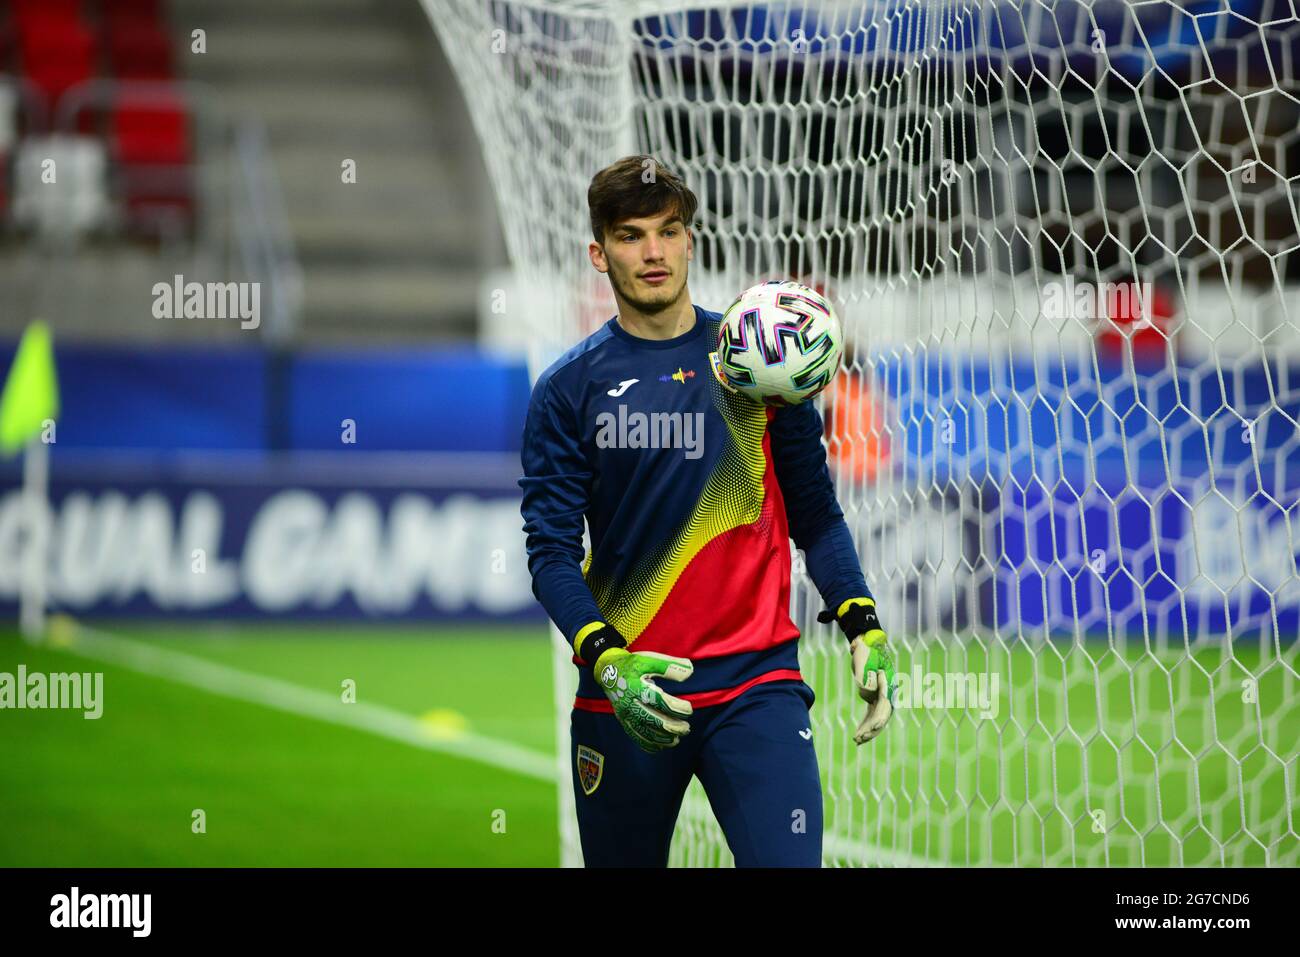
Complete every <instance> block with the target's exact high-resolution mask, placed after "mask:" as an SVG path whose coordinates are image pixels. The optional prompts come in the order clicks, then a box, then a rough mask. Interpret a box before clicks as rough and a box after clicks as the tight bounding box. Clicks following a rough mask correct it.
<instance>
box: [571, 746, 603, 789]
mask: <svg viewBox="0 0 1300 957" xmlns="http://www.w3.org/2000/svg"><path fill="white" fill-rule="evenodd" d="M604 771H605V756H604V755H603V754H601V753H600V752H599V751H593V750H592V749H591V748H589V747H587V746H586V745H585V744H580V745H578V780H579V781H580V782H582V793H583V794H590V793H591V792H592V791H594V790H596V788H598V787H599V786H600V776H601V775H602V774H603V773H604Z"/></svg>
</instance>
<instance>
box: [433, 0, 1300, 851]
mask: <svg viewBox="0 0 1300 957" xmlns="http://www.w3.org/2000/svg"><path fill="white" fill-rule="evenodd" d="M425 3H426V7H427V9H428V11H429V14H430V17H431V19H432V22H433V24H434V27H435V29H436V30H437V32H438V34H439V36H440V37H441V39H442V42H443V44H444V47H445V49H446V51H447V53H448V55H449V57H450V59H451V61H452V63H453V66H454V68H455V70H456V73H457V76H458V78H459V81H460V84H461V87H462V90H463V93H464V95H465V97H466V100H467V102H468V105H469V109H470V112H471V114H472V116H473V119H474V123H475V125H476V129H477V131H478V134H479V137H480V139H481V145H482V149H483V156H484V161H485V163H486V165H487V169H488V171H489V173H490V176H491V180H492V182H493V185H494V189H495V191H496V195H497V200H498V204H499V209H500V215H501V219H502V223H503V226H504V233H505V237H506V241H507V245H508V249H509V253H510V257H511V260H512V263H513V265H514V268H515V270H516V273H517V276H518V282H519V285H520V287H521V288H523V289H525V290H527V295H526V296H522V297H521V296H516V297H515V300H514V301H511V302H508V303H507V304H506V309H507V312H508V314H509V316H510V317H511V319H512V321H517V322H518V323H520V324H521V325H524V326H525V327H526V328H527V329H528V334H529V339H530V343H531V345H532V356H531V359H532V365H533V372H534V374H536V373H537V372H539V371H540V370H541V368H543V367H544V366H545V364H546V363H547V362H549V361H550V359H552V358H553V357H554V356H555V355H557V354H558V353H559V352H560V351H561V350H562V349H563V348H565V347H567V346H568V345H570V344H572V343H573V342H575V341H577V340H578V339H579V338H580V337H582V336H583V335H585V334H586V333H587V332H589V331H590V330H591V329H592V328H594V327H595V325H596V324H597V323H599V322H601V321H604V320H605V319H607V318H608V317H609V316H610V315H612V314H613V306H612V301H611V300H610V299H609V294H608V292H607V290H606V289H605V281H604V279H603V277H600V276H599V275H598V274H596V273H595V272H594V271H593V270H592V269H591V267H590V265H589V263H588V262H587V259H586V255H585V251H584V250H585V246H586V243H587V242H588V238H589V222H588V212H587V205H586V188H587V185H588V182H589V181H590V178H591V176H592V174H593V173H594V172H595V171H596V170H598V169H599V168H601V167H603V166H605V165H607V164H608V163H610V162H612V161H613V160H614V159H617V158H619V157H620V156H624V155H627V154H630V153H648V154H652V155H654V156H655V157H657V158H658V159H660V160H661V161H663V162H664V163H666V164H667V165H668V166H669V167H670V168H671V169H673V170H674V171H675V172H677V173H678V174H679V175H682V176H683V177H684V178H685V179H686V180H687V182H688V183H689V184H690V185H691V186H692V187H693V189H694V190H695V192H696V193H697V194H698V196H699V198H700V201H701V209H700V213H699V219H698V224H697V246H696V259H695V262H694V264H693V270H692V275H691V289H692V298H693V300H694V301H695V302H697V303H700V304H702V305H704V306H706V307H708V308H712V309H720V308H722V307H724V306H725V305H726V304H727V303H728V302H730V301H731V299H732V298H733V297H734V296H735V295H736V293H737V292H739V291H740V290H741V289H744V288H746V287H747V286H749V285H751V284H753V283H754V282H757V281H761V280H764V279H771V278H785V277H788V278H794V279H798V280H800V281H802V282H805V283H807V284H810V285H814V286H817V287H819V288H821V289H823V291H824V292H825V293H826V294H827V295H828V296H829V297H830V298H831V299H832V301H833V302H834V303H835V304H836V306H837V308H838V310H839V312H840V315H841V318H842V319H843V320H844V323H845V328H846V334H847V339H848V351H847V353H846V356H845V368H844V369H843V370H842V372H841V375H840V376H839V378H838V380H837V382H836V384H835V385H834V386H833V387H832V388H831V389H829V390H828V391H827V392H826V393H825V394H823V396H821V397H819V399H818V400H817V401H818V403H819V406H820V407H821V409H822V412H823V415H824V416H825V418H826V420H827V423H828V433H827V443H828V451H829V454H830V460H831V465H832V468H833V471H834V474H835V480H836V483H837V488H838V492H839V497H840V502H841V504H842V506H843V508H844V510H845V514H846V516H847V519H848V521H849V524H850V527H851V528H852V530H853V533H854V536H855V538H856V539H857V542H858V546H859V549H860V552H861V556H862V561H863V568H864V571H865V573H866V577H867V581H868V583H869V584H870V586H871V587H872V589H873V592H874V593H875V595H876V596H877V598H878V600H879V604H880V611H881V618H882V620H883V622H884V624H885V627H886V628H887V630H888V631H889V632H890V634H891V637H892V641H893V643H894V645H895V648H896V651H897V655H898V658H899V672H900V675H901V677H902V681H903V685H902V687H901V688H900V705H901V706H900V709H899V713H898V714H897V716H896V718H895V720H894V722H893V723H892V724H891V726H890V727H889V728H888V730H887V732H886V733H885V734H884V735H883V736H882V737H881V738H880V739H878V740H877V741H875V742H873V743H872V744H870V745H868V746H865V747H863V748H861V749H858V748H855V747H854V745H853V743H852V739H851V734H852V728H853V727H854V725H855V724H856V721H857V719H858V717H859V704H858V702H857V701H856V698H855V697H854V696H853V693H852V688H851V686H850V677H849V672H848V657H847V654H846V650H845V645H844V641H843V638H842V637H841V636H840V635H839V634H838V632H835V633H832V632H831V631H830V630H829V629H828V628H827V627H826V626H823V625H817V624H816V623H815V616H816V613H817V612H818V611H819V610H820V608H821V602H820V600H819V599H818V597H817V596H816V594H815V591H814V589H813V588H812V586H811V584H810V583H809V582H808V581H807V579H806V577H805V576H804V575H803V574H802V572H801V570H800V567H799V564H798V562H796V573H795V581H794V586H795V589H794V590H795V607H794V614H795V616H796V618H795V620H796V623H797V624H799V625H800V626H801V629H802V631H803V638H802V640H801V650H800V658H801V666H802V669H803V671H804V674H805V678H806V680H807V681H808V683H809V684H810V685H811V686H812V687H813V688H814V690H815V691H816V692H817V695H818V702H817V704H816V706H815V707H814V710H813V715H814V718H815V721H816V723H815V728H814V731H815V740H816V742H817V749H818V755H819V759H820V762H821V767H822V773H823V778H824V792H825V802H826V837H825V848H826V851H825V861H826V863H828V864H850V865H898V864H904V865H909V864H917V865H923V864H959V865H1016V866H1024V865H1048V866H1053V865H1114V866H1139V865H1140V866H1154V865H1188V866H1192V865H1209V864H1215V865H1265V864H1267V865H1275V864H1282V865H1295V864H1297V863H1300V836H1298V833H1297V822H1296V820H1295V817H1294V815H1295V811H1296V807H1297V803H1298V802H1297V791H1298V787H1297V777H1296V775H1297V761H1296V755H1297V741H1300V681H1297V640H1296V639H1297V632H1300V575H1298V574H1297V564H1296V562H1297V555H1298V554H1300V527H1298V525H1297V523H1298V522H1300V511H1298V510H1297V501H1298V500H1300V328H1298V323H1300V294H1298V293H1297V284H1298V283H1300V214H1298V212H1297V201H1298V200H1300V179H1298V178H1297V172H1296V171H1297V169H1300V99H1298V98H1297V90H1300V83H1298V82H1297V80H1298V78H1297V75H1296V71H1297V64H1296V58H1297V56H1300V22H1298V21H1297V20H1296V12H1295V11H1294V10H1293V8H1292V6H1291V4H1289V3H1287V2H1283V0H1276V2H1273V0H1255V2H1236V0H1231V2H1230V0H1203V2H1182V3H1173V2H1169V0H1142V2H1101V0H1097V2H1051V0H1005V2H992V0H987V2H984V0H887V2H870V0H858V2H826V3H793V4H786V3H770V4H758V3H745V4H740V3H728V2H705V0H700V2H698V3H693V4H683V3H681V2H676V0H674V2H657V3H656V2H634V0H629V2H623V3H617V2H595V0H592V2H578V0H571V2H559V0H555V2H544V0H425ZM571 671H572V668H571V666H570V665H569V663H568V660H567V655H566V654H565V653H564V651H563V650H558V651H557V669H556V674H557V677H558V678H560V679H562V681H561V682H560V689H559V691H558V692H557V700H556V718H557V727H558V728H560V729H561V730H562V737H561V739H560V746H561V757H560V764H561V765H562V768H560V769H558V773H559V776H560V780H559V793H560V795H561V801H562V815H561V818H562V831H563V834H564V841H565V848H566V854H565V861H566V863H573V862H575V861H576V860H578V859H579V858H578V856H577V849H576V843H575V834H574V832H573V828H572V824H571V822H572V813H571V809H570V803H571V800H572V799H571V792H570V783H569V774H570V771H569V768H568V767H567V763H568V754H567V747H566V743H567V735H568V731H567V716H568V710H569V707H570V705H571V702H572V696H571V687H572V686H571V685H569V684H567V682H569V681H571ZM630 826H631V825H630ZM673 861H674V863H677V864H683V865H716V864H726V863H728V862H729V861H730V857H729V855H728V853H727V850H726V845H725V842H724V841H723V840H722V837H721V835H720V833H719V832H718V829H717V827H716V825H715V824H714V823H713V818H712V815H711V814H710V812H709V808H708V805H707V802H706V801H705V800H704V798H703V797H702V795H701V794H700V793H699V792H698V791H694V790H693V791H692V793H691V794H690V795H689V796H688V800H687V804H686V806H685V808H684V809H683V813H682V818H681V821H680V824H679V828H678V832H677V836H676V838H675V842H674V847H673Z"/></svg>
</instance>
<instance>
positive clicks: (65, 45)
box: [18, 15, 96, 105]
mask: <svg viewBox="0 0 1300 957" xmlns="http://www.w3.org/2000/svg"><path fill="white" fill-rule="evenodd" d="M18 48H19V54H20V56H21V57H22V67H23V72H24V73H25V74H27V76H29V77H30V78H31V80H32V82H33V83H34V84H35V85H36V86H37V88H38V89H40V90H41V92H42V93H44V94H45V96H46V97H47V98H48V100H49V101H50V104H51V105H53V104H54V101H56V100H57V99H58V98H59V97H60V96H62V95H63V94H64V93H65V92H67V90H68V89H69V87H72V86H75V85H76V84H78V83H81V82H84V81H85V80H88V79H90V77H92V76H94V75H95V59H96V57H95V52H96V51H95V38H94V35H93V34H91V32H90V31H89V30H87V29H86V27H85V26H84V25H83V24H82V23H81V22H80V21H79V20H77V19H75V18H74V19H63V18H62V17H60V16H46V15H41V16H31V17H28V18H27V19H26V20H23V21H20V23H19V27H18Z"/></svg>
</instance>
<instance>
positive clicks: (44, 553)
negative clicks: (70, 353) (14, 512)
mask: <svg viewBox="0 0 1300 957" xmlns="http://www.w3.org/2000/svg"><path fill="white" fill-rule="evenodd" d="M58 415H59V385H58V378H57V376H56V375H55V370H54V346H53V343H52V342H51V338H50V330H49V327H48V326H46V324H45V323H44V322H41V321H40V320H39V319H38V320H36V321H35V322H32V323H31V324H30V325H29V326H28V327H27V329H26V331H25V332H23V337H22V339H21V340H20V341H19V343H18V351H17V352H16V353H15V354H14V362H13V365H12V366H11V367H10V368H9V376H8V377H7V378H6V379H5V384H4V392H3V393H0V454H3V455H4V456H5V457H6V458H7V457H9V456H12V455H16V454H17V453H18V452H20V451H23V450H26V455H25V456H24V457H23V493H22V503H23V518H24V523H23V524H24V525H25V526H26V531H27V535H26V537H25V541H24V545H25V549H24V552H23V561H22V569H21V571H22V577H21V584H20V586H19V598H18V601H19V613H18V622H19V627H20V628H21V630H22V633H23V637H24V638H26V639H27V640H28V641H36V640H37V639H39V638H40V637H41V636H42V635H44V633H45V604H46V580H45V579H46V569H47V566H48V564H49V553H50V504H49V479H50V445H51V444H53V442H54V421H55V419H56V418H58Z"/></svg>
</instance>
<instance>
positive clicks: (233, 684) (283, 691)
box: [69, 625, 556, 784]
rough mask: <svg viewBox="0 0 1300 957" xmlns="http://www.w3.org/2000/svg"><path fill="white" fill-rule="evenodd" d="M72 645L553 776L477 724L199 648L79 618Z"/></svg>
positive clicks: (223, 690) (274, 704) (151, 670)
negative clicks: (455, 728) (200, 653)
mask: <svg viewBox="0 0 1300 957" xmlns="http://www.w3.org/2000/svg"><path fill="white" fill-rule="evenodd" d="M69 650H71V651H74V652H76V653H77V654H82V655H86V656H87V657H90V658H96V659H98V660H100V661H107V662H110V663H112V664H116V665H121V666H122V667H124V668H130V669H131V670H133V671H139V672H141V673H143V674H148V675H153V676H155V677H158V678H166V679H167V680H170V681H176V682H179V683H180V684H186V685H190V686H191V687H194V688H201V689H203V690H204V691H209V692H211V693H213V694H217V695H223V696H225V697H227V698H236V699H238V700H240V701H247V702H250V703H252V704H259V705H262V706H264V707H267V708H273V709H275V710H276V711H283V712H285V713H286V714H293V715H298V716H300V717H308V718H316V719H317V720H319V721H328V722H329V723H331V724H337V725H341V726H343V727H345V728H355V729H357V730H360V731H368V732H370V733H371V734H375V735H378V736H379V737H383V738H389V739H390V740H393V741H400V742H402V743H403V744H409V745H411V746H412V747H416V748H421V749H423V750H425V751H437V752H440V753H442V754H450V755H452V756H454V757H458V758H463V759H465V760H466V761H476V762H478V763H479V764H486V765H489V766H491V767H494V768H499V769H500V770H503V771H509V772H512V773H514V774H522V775H524V776H525V777H530V778H536V779H537V780H540V781H546V782H548V783H552V784H553V783H555V773H556V768H555V758H554V757H553V756H552V755H549V754H542V753H541V752H539V751H533V750H531V749H529V748H525V747H521V746H520V745H517V744H512V743H511V742H509V741H503V740H501V739H500V738H489V737H486V736H485V735H481V734H474V733H473V732H469V731H466V732H463V733H459V734H457V735H456V736H454V737H445V736H441V735H438V734H436V733H435V732H432V731H431V730H430V729H429V727H428V725H426V724H424V723H422V722H421V721H420V720H419V719H418V718H414V717H412V716H411V715H409V714H404V713H402V712H401V711H395V710H393V709H392V708H385V707H382V706H381V705H374V704H366V703H365V702H361V701H358V702H356V703H354V704H344V703H343V702H342V701H341V700H339V697H338V696H337V695H333V694H329V693H327V692H324V691H316V690H313V689H311V688H303V687H301V686H299V685H295V684H290V683H289V682H287V681H280V680H279V679H276V678H268V677H265V676H264V675H258V674H253V673H252V672H248V671H240V670H239V669H238V668H231V667H229V666H228V665H221V664H217V663H216V662H212V661H206V660H205V659H203V658H197V657H195V656H194V655H188V654H185V653H184V652H181V651H173V650H171V649H167V648H158V647H156V646H154V645H151V644H148V643H146V642H141V641H135V640H133V639H130V638H122V637H119V636H117V635H112V634H109V633H108V632H104V631H99V630H98V629H96V628H87V627H86V626H85V625H78V626H77V628H76V632H75V637H74V638H73V639H72V642H71V644H70V646H69Z"/></svg>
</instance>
